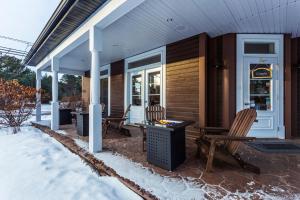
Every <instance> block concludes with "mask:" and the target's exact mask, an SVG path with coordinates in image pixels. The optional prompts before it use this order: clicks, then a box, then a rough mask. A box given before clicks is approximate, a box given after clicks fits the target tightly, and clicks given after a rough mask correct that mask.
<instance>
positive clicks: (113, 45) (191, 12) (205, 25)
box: [62, 0, 300, 70]
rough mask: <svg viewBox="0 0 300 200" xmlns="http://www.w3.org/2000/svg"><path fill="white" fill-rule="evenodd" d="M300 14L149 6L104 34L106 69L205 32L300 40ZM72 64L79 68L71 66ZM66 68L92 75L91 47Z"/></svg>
mask: <svg viewBox="0 0 300 200" xmlns="http://www.w3.org/2000/svg"><path fill="white" fill-rule="evenodd" d="M299 10H300V0H283V1H274V0H256V1H253V0H233V1H232V0H231V1H229V0H213V1H211V0H201V1H199V0H187V1H182V0H164V1H162V0H146V1H145V2H143V3H142V4H141V5H139V6H138V7H137V8H135V9H133V10H132V11H131V12H130V13H127V14H126V15H125V16H123V17H122V18H120V19H118V20H117V21H115V22H114V23H113V24H111V25H110V26H108V27H107V28H105V29H104V30H103V38H104V44H103V52H102V53H101V63H102V64H103V65H105V64H109V63H111V62H114V61H117V60H120V59H123V58H127V57H130V56H132V55H136V54H139V53H142V52H145V51H148V50H150V49H154V48H157V47H160V46H163V45H166V44H169V43H172V42H175V41H178V40H180V39H184V38H187V37H190V36H193V35H196V34H199V33H202V32H207V33H208V34H209V35H210V36H211V37H215V36H218V35H222V34H226V33H232V32H235V33H291V34H292V35H293V36H300V27H299V25H300V20H299V19H300V12H299ZM72 59H73V61H72V63H73V62H74V64H72V63H70V65H67V60H72ZM64 60H65V61H64ZM62 62H65V64H66V66H65V67H66V68H70V69H77V70H88V69H89V66H90V54H89V52H88V43H87V42H85V43H83V44H82V45H80V46H79V47H77V48H76V49H74V50H73V51H71V52H70V53H68V54H67V55H66V56H64V58H63V61H62ZM75 63H78V65H77V66H76V64H75Z"/></svg>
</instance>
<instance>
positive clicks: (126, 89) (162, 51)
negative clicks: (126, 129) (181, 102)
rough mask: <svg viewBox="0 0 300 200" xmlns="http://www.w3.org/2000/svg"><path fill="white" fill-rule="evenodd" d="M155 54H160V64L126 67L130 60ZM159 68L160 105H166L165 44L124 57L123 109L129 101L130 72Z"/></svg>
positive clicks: (133, 60)
mask: <svg viewBox="0 0 300 200" xmlns="http://www.w3.org/2000/svg"><path fill="white" fill-rule="evenodd" d="M156 55H160V56H161V63H160V66H159V65H158V64H157V63H156V64H150V65H145V66H142V67H136V68H133V69H128V64H129V63H131V62H135V61H138V60H142V59H145V58H148V57H152V56H156ZM159 67H160V68H161V77H162V85H161V88H162V91H161V99H162V101H161V102H162V106H163V107H166V46H163V47H160V48H157V49H153V50H151V51H148V52H145V53H142V54H139V55H136V56H133V57H130V58H126V59H125V72H124V73H125V77H124V111H125V110H126V108H127V107H128V105H129V102H130V99H129V98H130V88H129V87H130V78H129V75H130V72H134V71H141V70H145V69H151V68H159Z"/></svg>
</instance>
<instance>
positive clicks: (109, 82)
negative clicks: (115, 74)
mask: <svg viewBox="0 0 300 200" xmlns="http://www.w3.org/2000/svg"><path fill="white" fill-rule="evenodd" d="M110 68H111V66H110V64H109V65H104V66H102V67H100V73H101V71H104V70H108V73H107V75H102V76H101V75H100V80H101V79H104V78H107V79H108V80H107V81H108V100H107V101H108V105H107V106H108V107H107V112H108V113H107V114H108V116H110V112H111V110H110V109H111V102H110V93H111V80H110Z"/></svg>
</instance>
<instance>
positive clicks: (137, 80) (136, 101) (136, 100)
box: [131, 74, 142, 106]
mask: <svg viewBox="0 0 300 200" xmlns="http://www.w3.org/2000/svg"><path fill="white" fill-rule="evenodd" d="M131 98H132V105H133V106H141V105H142V75H141V74H139V75H134V76H132V95H131Z"/></svg>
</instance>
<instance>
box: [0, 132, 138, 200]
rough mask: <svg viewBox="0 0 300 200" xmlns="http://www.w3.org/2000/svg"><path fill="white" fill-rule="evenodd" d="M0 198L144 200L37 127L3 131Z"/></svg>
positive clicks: (0, 144) (1, 136) (0, 139)
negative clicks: (87, 163)
mask: <svg viewBox="0 0 300 200" xmlns="http://www.w3.org/2000/svg"><path fill="white" fill-rule="evenodd" d="M0 160H1V162H0V177H1V178H0V197H1V200H10V199H12V200H19V199H20V200H21V199H31V200H35V199H37V200H38V199H43V200H48V199H49V200H52V199H80V200H81V199H87V200H90V199H91V200H92V199H101V200H108V199H116V200H119V199H124V200H127V199H133V200H135V199H141V198H140V197H139V196H138V195H137V194H135V193H134V192H132V191H131V190H130V189H128V188H127V187H126V186H125V185H123V184H122V183H121V182H120V181H119V180H118V179H116V178H114V177H105V176H101V177H100V176H98V175H97V174H96V173H95V172H93V171H92V170H91V168H90V167H89V166H87V165H86V164H84V163H83V162H82V160H81V159H80V158H79V157H78V156H77V155H75V154H73V153H71V152H70V151H69V150H67V149H66V148H64V147H63V145H62V144H60V143H58V142H57V141H56V140H55V139H54V138H51V137H49V136H48V135H46V134H43V133H42V132H41V131H40V130H38V129H36V128H34V127H30V126H28V127H22V128H21V132H20V133H18V134H10V131H9V129H7V128H1V129H0Z"/></svg>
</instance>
